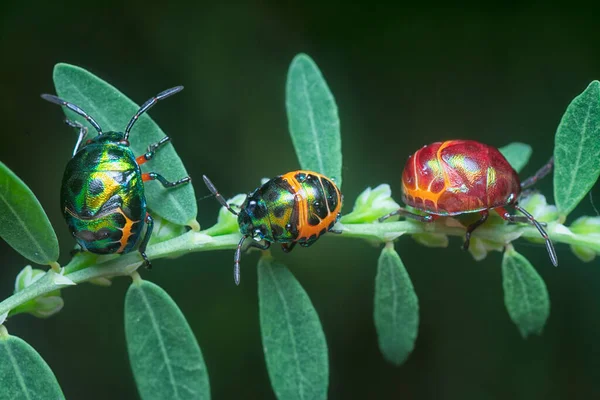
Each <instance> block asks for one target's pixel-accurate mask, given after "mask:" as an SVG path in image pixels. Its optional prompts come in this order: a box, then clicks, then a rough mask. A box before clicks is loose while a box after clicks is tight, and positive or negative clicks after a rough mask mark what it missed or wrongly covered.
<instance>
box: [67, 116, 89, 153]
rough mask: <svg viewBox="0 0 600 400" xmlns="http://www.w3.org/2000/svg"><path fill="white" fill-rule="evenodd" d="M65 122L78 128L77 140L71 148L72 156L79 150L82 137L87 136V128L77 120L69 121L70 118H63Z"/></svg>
mask: <svg viewBox="0 0 600 400" xmlns="http://www.w3.org/2000/svg"><path fill="white" fill-rule="evenodd" d="M65 124H67V125H69V126H70V127H71V128H75V129H79V135H78V137H77V142H76V143H75V148H74V149H73V157H75V154H76V153H77V151H78V150H79V146H81V143H82V142H83V139H84V138H85V137H86V136H87V132H88V129H87V128H86V127H85V126H83V125H82V124H81V123H79V122H77V121H71V120H70V119H65Z"/></svg>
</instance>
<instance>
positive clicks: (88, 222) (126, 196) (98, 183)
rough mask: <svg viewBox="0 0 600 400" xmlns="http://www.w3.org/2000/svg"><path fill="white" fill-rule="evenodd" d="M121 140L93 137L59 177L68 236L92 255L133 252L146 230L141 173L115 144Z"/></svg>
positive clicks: (107, 135)
mask: <svg viewBox="0 0 600 400" xmlns="http://www.w3.org/2000/svg"><path fill="white" fill-rule="evenodd" d="M122 135H123V134H122V133H118V132H106V133H104V134H103V135H102V136H96V138H95V139H92V140H91V141H90V142H89V144H87V145H86V146H85V147H83V148H81V149H80V150H79V151H78V152H77V154H75V156H74V157H73V158H71V160H70V161H69V163H68V164H67V167H66V169H65V173H64V176H63V181H62V189H61V207H62V211H63V214H64V217H65V219H66V221H67V224H68V227H69V230H70V231H71V234H72V235H73V236H74V237H75V239H76V240H77V242H78V243H79V245H80V246H81V247H82V248H83V249H85V250H87V251H90V252H92V253H96V254H112V253H127V252H129V251H131V250H132V249H133V248H134V247H135V245H136V243H137V241H138V238H139V237H140V234H141V233H142V230H143V227H144V222H143V219H144V216H145V215H146V199H145V196H144V185H143V182H142V177H141V170H140V167H139V165H138V164H137V163H136V161H135V157H134V155H133V152H132V151H131V150H130V149H129V147H128V146H125V145H122V144H119V143H118V140H119V138H122ZM111 140H113V141H111Z"/></svg>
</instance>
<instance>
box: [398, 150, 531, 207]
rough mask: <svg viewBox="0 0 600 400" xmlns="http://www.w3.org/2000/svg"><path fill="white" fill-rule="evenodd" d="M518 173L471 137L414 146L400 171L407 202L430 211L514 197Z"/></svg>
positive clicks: (494, 204) (492, 204) (497, 203)
mask: <svg viewBox="0 0 600 400" xmlns="http://www.w3.org/2000/svg"><path fill="white" fill-rule="evenodd" d="M520 192H521V186H520V181H519V176H518V175H517V173H516V171H515V170H514V169H513V168H512V167H511V165H510V164H509V163H508V161H507V160H506V159H505V158H504V156H503V155H502V154H501V153H500V151H498V149H496V148H495V147H491V146H488V145H486V144H483V143H480V142H476V141H473V140H449V141H446V142H436V143H433V144H430V145H427V146H424V147H423V148H421V149H419V150H417V151H416V152H415V153H414V154H413V155H411V156H410V157H409V158H408V160H407V161H406V165H405V166H404V171H403V173H402V197H403V200H404V202H405V203H406V204H408V205H410V206H412V207H414V208H417V209H419V210H422V211H426V212H428V213H430V214H434V215H458V214H462V213H469V212H476V211H482V210H487V209H491V208H496V207H502V206H505V205H508V204H512V203H514V202H515V201H516V200H517V198H518V197H519V194H520Z"/></svg>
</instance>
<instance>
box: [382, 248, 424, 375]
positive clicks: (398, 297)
mask: <svg viewBox="0 0 600 400" xmlns="http://www.w3.org/2000/svg"><path fill="white" fill-rule="evenodd" d="M377 264H378V265H377V277H376V278H375V310H374V319H375V328H376V329H377V336H378V339H379V349H380V350H381V353H382V354H383V356H384V357H385V359H386V360H388V361H389V362H391V363H392V364H395V365H401V364H402V363H404V362H405V361H406V359H407V358H408V356H409V355H410V353H411V352H412V350H413V349H414V347H415V340H416V339H417V333H418V330H419V300H418V298H417V294H416V293H415V289H414V288H413V285H412V282H411V281H410V277H409V276H408V272H406V268H404V264H403V263H402V260H401V259H400V256H399V255H398V253H396V250H394V247H393V245H392V243H391V242H389V243H388V244H386V246H385V247H384V248H383V251H382V252H381V255H380V256H379V261H378V263H377Z"/></svg>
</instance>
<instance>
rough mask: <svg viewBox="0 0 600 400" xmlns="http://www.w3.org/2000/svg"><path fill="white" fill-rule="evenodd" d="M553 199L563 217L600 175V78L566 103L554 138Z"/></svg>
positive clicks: (571, 209)
mask: <svg viewBox="0 0 600 400" xmlns="http://www.w3.org/2000/svg"><path fill="white" fill-rule="evenodd" d="M554 164H555V165H554V199H555V201H556V206H557V207H558V212H559V214H560V215H561V217H562V218H563V219H566V217H567V215H568V214H569V213H570V212H571V211H573V209H574V208H575V207H576V206H577V204H579V202H580V201H581V199H583V197H584V196H585V195H586V193H587V192H589V191H590V189H591V188H592V186H594V184H595V183H596V181H597V180H598V175H600V82H598V81H593V82H592V83H590V85H589V86H588V87H587V89H585V91H584V92H583V93H581V94H580V95H579V96H577V97H575V99H574V100H573V101H572V102H571V104H569V106H568V107H567V111H566V112H565V114H564V115H563V117H562V120H561V121H560V124H559V125H558V130H557V131H556V136H555V142H554Z"/></svg>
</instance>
